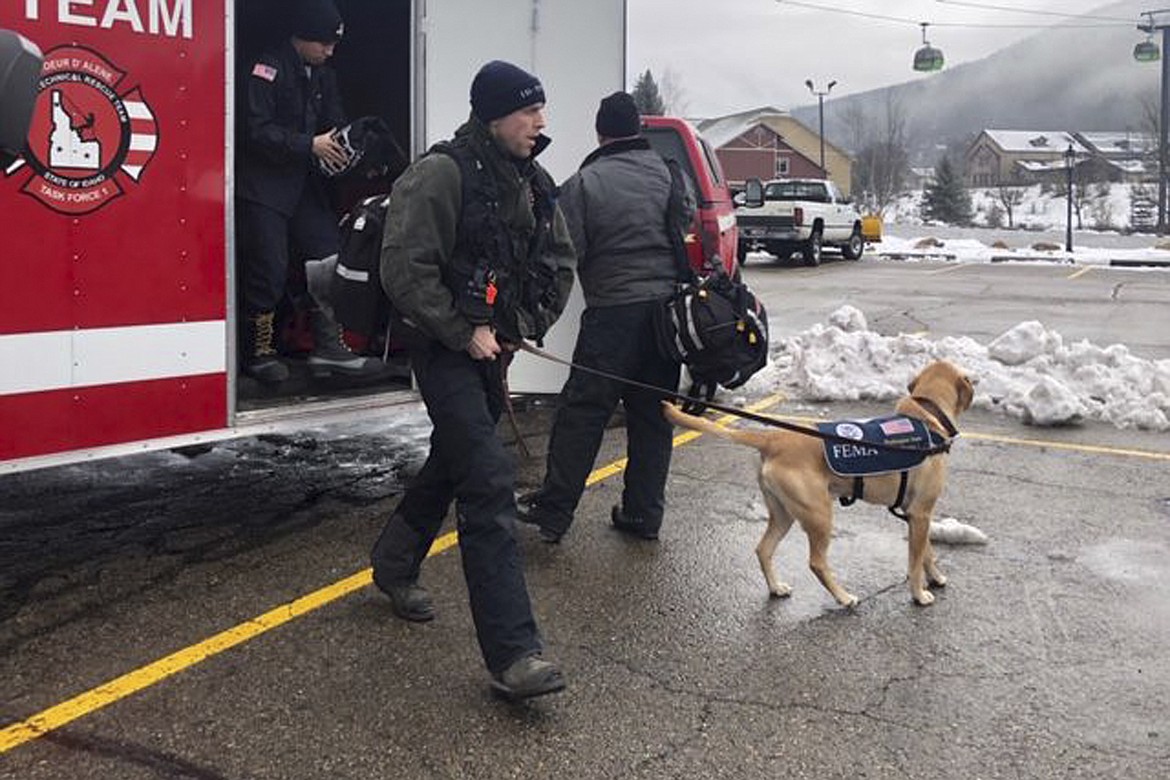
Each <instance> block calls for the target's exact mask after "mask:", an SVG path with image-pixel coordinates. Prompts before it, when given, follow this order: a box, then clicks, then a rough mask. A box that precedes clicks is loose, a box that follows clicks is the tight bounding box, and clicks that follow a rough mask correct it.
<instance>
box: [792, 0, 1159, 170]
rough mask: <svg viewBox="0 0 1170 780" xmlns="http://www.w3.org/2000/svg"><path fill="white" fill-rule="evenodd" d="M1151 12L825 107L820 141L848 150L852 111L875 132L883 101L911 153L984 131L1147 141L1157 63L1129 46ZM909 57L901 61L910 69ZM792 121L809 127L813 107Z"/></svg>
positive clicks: (1127, 9)
mask: <svg viewBox="0 0 1170 780" xmlns="http://www.w3.org/2000/svg"><path fill="white" fill-rule="evenodd" d="M1148 8H1149V4H1148V3H1147V2H1145V1H1144V0H1142V2H1138V1H1137V0H1126V1H1125V2H1119V3H1113V4H1110V5H1107V6H1104V7H1102V8H1100V9H1098V10H1097V11H1094V12H1093V13H1094V14H1100V15H1103V16H1120V17H1126V16H1132V17H1133V19H1134V25H1135V26H1134V27H1128V28H1127V27H1125V26H1123V25H1119V26H1117V27H1105V28H1091V29H1080V30H1078V29H1068V28H1061V29H1052V30H1045V31H1042V32H1039V33H1037V34H1036V35H1033V36H1030V37H1029V38H1026V39H1024V40H1023V41H1020V42H1018V43H1016V44H1013V45H1011V46H1009V47H1007V48H1004V49H1002V50H1000V51H998V52H996V53H995V54H992V55H990V56H988V57H986V58H984V59H982V60H979V61H976V62H971V63H966V64H963V65H959V66H957V67H953V68H950V67H948V68H946V69H945V70H943V71H941V72H939V73H937V74H935V75H933V76H930V77H928V78H923V79H918V80H915V81H912V82H907V83H905V84H899V85H896V86H893V87H886V88H884V89H880V90H871V91H869V92H863V93H859V94H857V95H850V96H848V97H843V98H839V99H836V100H831V101H827V102H826V103H825V135H826V137H828V138H829V139H830V140H832V141H833V142H834V143H840V144H841V145H843V146H845V147H846V148H848V147H849V146H850V143H851V141H852V135H853V132H852V131H851V129H850V128H849V127H848V126H847V123H846V120H845V118H846V117H847V116H848V115H849V114H850V111H851V110H852V107H854V106H859V107H860V108H861V110H862V111H863V112H864V114H865V115H866V117H867V120H868V122H867V124H869V125H872V126H878V125H881V124H883V123H884V119H885V105H886V101H887V96H892V97H893V98H894V100H896V101H897V102H899V103H900V104H901V105H902V107H903V110H904V112H905V116H906V119H907V122H906V132H907V137H908V140H909V145H910V147H911V148H928V147H933V146H934V145H935V144H940V143H949V142H954V141H958V140H962V139H965V138H968V137H972V136H973V135H974V134H976V133H978V132H979V131H980V130H982V129H983V128H986V127H994V128H1010V129H1020V130H1048V129H1070V130H1085V131H1091V130H1099V131H1100V130H1124V129H1126V128H1131V129H1133V130H1135V131H1150V129H1151V128H1150V127H1149V123H1148V120H1147V119H1146V110H1145V109H1144V108H1143V100H1144V101H1145V102H1147V103H1151V104H1152V105H1157V100H1158V97H1159V84H1160V74H1161V68H1160V63H1139V62H1136V61H1135V60H1134V59H1133V47H1134V44H1136V43H1137V42H1139V41H1141V40H1142V34H1141V33H1140V32H1139V31H1138V30H1137V29H1136V24H1137V21H1138V20H1139V18H1140V17H1139V12H1140V11H1142V10H1146V9H1148ZM1158 40H1159V43H1160V39H1158ZM944 52H945V48H944ZM1168 54H1170V53H1167V52H1163V55H1164V56H1166V55H1168ZM911 56H912V52H907V68H909V67H910V59H911ZM792 113H793V114H794V115H795V116H796V117H797V118H798V119H800V121H802V122H804V123H805V124H806V125H808V126H809V127H814V128H815V127H816V123H817V111H816V106H805V107H801V108H798V109H794V110H793V112H792Z"/></svg>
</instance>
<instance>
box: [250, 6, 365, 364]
mask: <svg viewBox="0 0 1170 780" xmlns="http://www.w3.org/2000/svg"><path fill="white" fill-rule="evenodd" d="M293 25H294V27H293V34H292V36H291V37H290V38H287V39H286V40H284V41H283V42H282V43H281V44H280V45H279V46H278V47H277V48H275V49H272V50H270V51H268V52H266V53H264V54H263V55H261V56H260V57H259V58H258V59H257V60H255V62H253V63H252V66H251V68H250V69H249V70H248V72H247V73H246V74H245V75H244V78H245V79H246V90H245V93H246V99H247V109H246V119H245V121H246V125H245V130H244V155H243V159H242V165H241V171H242V172H241V176H240V186H239V199H240V209H241V217H242V219H241V226H242V233H243V235H242V246H241V252H242V256H243V266H242V271H243V273H242V277H243V285H242V287H243V305H244V317H243V318H242V319H243V325H244V332H243V349H242V351H241V355H242V361H241V362H242V369H243V371H244V373H246V374H248V375H249V376H251V377H253V378H255V379H257V380H259V381H261V382H263V383H266V384H279V383H280V382H283V381H284V380H286V379H288V377H289V369H288V366H287V365H285V363H284V362H283V361H281V359H280V357H279V355H278V353H277V338H276V323H275V319H276V310H277V306H278V305H279V303H280V301H281V299H282V298H283V297H284V294H285V286H286V282H287V273H288V264H289V259H290V250H291V251H295V253H296V254H295V257H298V258H304V259H305V278H306V283H307V287H308V292H309V299H310V303H309V306H310V312H309V321H310V325H311V328H312V333H313V345H314V346H313V351H312V352H311V353H310V355H309V358H308V365H309V370H310V371H311V372H312V373H313V374H314V375H315V376H330V375H333V374H340V375H346V376H359V377H360V376H371V375H375V374H378V373H379V372H381V370H382V368H383V365H382V361H381V360H379V359H377V358H369V357H360V356H358V355H355V354H354V353H353V352H351V351H350V350H349V348H348V347H347V346H346V344H345V342H344V341H343V339H342V335H343V334H342V330H341V328H340V327H339V326H338V324H337V321H336V319H335V318H334V316H333V310H332V307H331V306H330V301H329V295H328V280H329V279H330V275H331V271H332V269H333V266H334V264H335V263H336V255H337V251H338V247H339V244H340V236H339V233H338V227H337V217H336V215H335V214H334V212H333V209H332V207H331V206H330V204H329V193H328V174H329V173H330V172H331V171H336V170H341V169H344V168H345V167H346V165H347V163H348V162H349V160H348V155H347V152H346V150H345V149H344V147H342V146H341V145H340V144H339V143H338V142H337V140H336V139H335V138H334V137H333V135H332V131H333V130H335V129H337V128H339V127H341V126H342V125H344V124H345V115H344V113H343V112H342V108H341V97H340V94H339V92H338V88H337V81H336V78H335V75H334V73H333V71H332V70H331V69H330V68H327V67H325V62H326V61H327V60H328V59H329V58H330V57H331V56H332V55H333V49H334V47H335V46H336V45H337V44H338V42H339V41H340V40H341V37H342V34H343V32H344V25H343V23H342V19H341V14H340V13H338V11H337V8H336V7H335V6H334V5H333V3H332V2H331V0H297V2H296V4H295V5H294V6H293Z"/></svg>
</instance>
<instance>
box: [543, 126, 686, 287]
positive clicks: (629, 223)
mask: <svg viewBox="0 0 1170 780" xmlns="http://www.w3.org/2000/svg"><path fill="white" fill-rule="evenodd" d="M669 197H670V170H669V169H668V168H667V167H666V163H665V162H663V160H662V158H661V157H660V156H659V155H658V153H657V152H655V151H654V150H653V149H651V148H650V145H649V143H647V141H646V140H645V139H644V138H641V137H639V138H632V139H622V140H620V141H612V142H610V143H608V144H606V145H605V146H602V147H600V148H598V149H596V150H594V152H593V153H592V154H590V155H589V156H588V157H586V158H585V162H584V163H582V165H581V169H580V170H579V171H577V173H575V174H573V175H572V176H570V177H569V178H568V179H567V180H566V181H565V183H564V184H563V185H561V197H560V201H559V203H560V206H561V210H562V211H563V212H564V214H565V222H566V223H567V224H568V226H569V235H570V236H571V237H572V239H573V246H574V248H575V249H576V251H577V276H578V277H579V278H580V280H581V290H582V292H584V293H585V305H586V306H588V307H591V308H592V307H601V306H617V305H621V304H626V303H637V302H640V301H648V300H656V299H660V298H666V297H668V296H669V295H670V294H671V292H672V291H673V289H674V283H675V281H676V280H677V279H678V267H677V265H676V263H675V260H674V256H673V254H672V252H671V247H670V239H669V238H668V237H667V234H666V206H667V200H668V198H669ZM688 201H689V202H688V206H689V207H690V208H691V209H693V207H694V205H693V199H691V198H689V197H688Z"/></svg>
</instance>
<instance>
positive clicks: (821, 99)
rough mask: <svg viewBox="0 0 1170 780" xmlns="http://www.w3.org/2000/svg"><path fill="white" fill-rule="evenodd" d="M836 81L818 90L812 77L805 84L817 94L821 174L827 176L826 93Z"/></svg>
mask: <svg viewBox="0 0 1170 780" xmlns="http://www.w3.org/2000/svg"><path fill="white" fill-rule="evenodd" d="M836 83H837V82H836V81H830V82H829V83H828V85H827V86H826V87H825V88H824V90H821V91H818V90H817V89H816V88H815V87H814V86H813V82H812V79H805V81H804V85H805V86H806V87H808V91H809V92H811V93H813V94H814V95H816V96H817V114H818V116H819V117H820V129H819V130H818V133H819V134H820V138H821V175H822V176H824V177H825V178H828V177H829V173H828V171H826V170H825V95H827V94H829V93H830V92H832V91H833V87H834V85H836Z"/></svg>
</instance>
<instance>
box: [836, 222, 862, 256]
mask: <svg viewBox="0 0 1170 780" xmlns="http://www.w3.org/2000/svg"><path fill="white" fill-rule="evenodd" d="M864 251H865V242H864V241H863V240H862V239H861V228H859V227H855V228H853V233H852V234H851V235H850V236H849V240H848V241H847V242H845V244H844V245H843V246H842V247H841V254H842V255H843V256H844V257H845V259H846V260H860V259H861V253H862V252H864Z"/></svg>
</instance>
